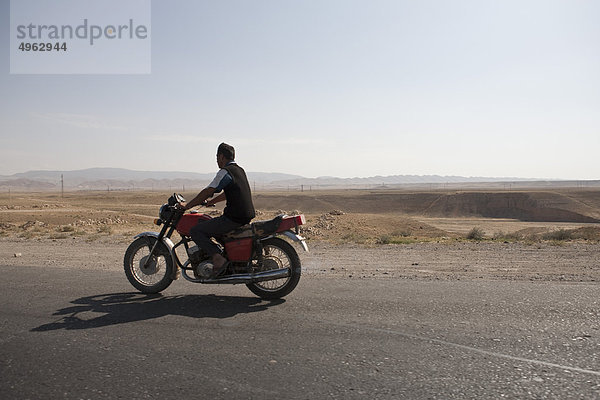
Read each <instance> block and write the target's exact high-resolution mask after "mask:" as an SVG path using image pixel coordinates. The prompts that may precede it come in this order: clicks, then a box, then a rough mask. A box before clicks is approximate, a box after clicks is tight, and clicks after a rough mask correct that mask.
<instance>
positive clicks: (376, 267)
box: [0, 189, 600, 282]
mask: <svg viewBox="0 0 600 400" xmlns="http://www.w3.org/2000/svg"><path fill="white" fill-rule="evenodd" d="M194 194H195V193H184V196H185V197H186V198H188V199H190V198H192V197H193V196H194ZM168 196H169V193H166V192H150V191H148V192H142V191H112V192H107V191H106V192H84V191H81V192H68V193H64V194H62V195H61V194H60V193H48V192H46V193H44V192H39V193H10V194H9V193H3V194H1V195H0V259H1V260H2V262H3V263H4V264H6V265H39V264H46V265H55V266H60V265H80V266H81V268H104V269H106V268H108V269H114V268H121V262H122V261H121V260H122V255H123V253H124V251H125V248H126V246H127V244H128V243H129V242H131V240H132V237H133V236H134V235H135V234H137V233H139V232H144V231H151V230H157V227H156V226H155V225H153V223H152V221H153V219H154V218H156V217H157V212H158V208H159V207H160V205H161V204H163V203H164V202H165V201H166V199H167V198H168ZM254 201H255V206H256V209H257V214H258V215H257V219H269V218H272V217H273V216H275V215H277V214H280V213H287V214H297V213H303V214H304V215H305V216H306V218H307V224H306V225H305V226H303V227H302V229H301V234H302V235H303V236H305V237H306V238H307V239H308V244H309V247H310V249H311V252H310V253H308V254H301V258H302V260H303V268H304V269H303V272H304V273H305V274H319V275H320V276H323V277H337V276H345V277H356V278H366V277H375V278H381V279H384V278H386V277H396V278H406V279H484V280H485V279H510V280H554V281H587V282H589V281H596V280H600V264H599V262H598V260H599V259H600V257H599V255H600V191H598V190H593V189H559V190H552V191H543V190H529V191H527V190H520V191H507V190H496V191H491V190H488V191H485V190H477V191H458V190H439V191H426V190H423V191H408V190H383V189H382V190H337V191H331V190H329V191H305V192H300V191H291V192H257V193H255V194H254ZM221 210H222V209H221V208H216V209H208V210H206V209H205V210H202V209H200V211H202V212H207V213H209V214H214V215H217V214H220V213H221Z"/></svg>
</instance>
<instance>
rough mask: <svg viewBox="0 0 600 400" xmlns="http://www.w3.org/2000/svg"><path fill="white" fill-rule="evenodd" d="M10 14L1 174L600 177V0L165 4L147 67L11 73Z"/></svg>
mask: <svg viewBox="0 0 600 400" xmlns="http://www.w3.org/2000/svg"><path fill="white" fill-rule="evenodd" d="M49 1H50V0H49ZM9 10H10V8H9V1H8V0H0V15H1V22H0V24H1V26H0V28H1V31H0V32H1V36H2V41H1V42H0V52H1V54H2V67H1V68H2V69H1V71H0V89H1V93H2V97H1V100H0V102H1V103H0V174H12V173H16V172H24V171H27V170H33V169H51V170H72V169H80V168H90V167H122V168H129V169H135V170H181V171H195V172H212V171H215V170H216V168H217V167H216V162H215V152H216V147H217V145H218V144H219V143H220V142H221V141H226V142H228V143H230V144H232V145H234V146H235V148H236V150H237V154H238V157H237V159H238V162H239V163H240V164H241V165H242V166H243V167H244V168H245V169H246V170H249V171H264V172H286V173H293V174H298V175H303V176H307V177H316V176H322V175H331V176H340V177H354V176H359V177H366V176H373V175H395V174H418V175H425V174H438V175H463V176H490V177H502V176H514V177H524V178H564V179H600V156H599V155H598V153H599V150H600V24H599V23H598V21H599V16H600V1H596V0H590V1H578V0H564V1H551V0H529V1H528V0H518V1H511V0H494V1H491V0H471V1H464V0H431V1H423V0H410V1H401V0H389V1H381V0H335V1H334V0H289V1H284V0H270V1H264V0H252V1H250V0H243V1H230V0H222V1H197V0H185V1H184V0H181V1H166V0H165V1H153V2H152V25H151V37H152V66H151V67H152V73H151V74H149V75H11V74H10V73H9V72H10V68H9V61H10V58H9V40H8V38H9V28H10V25H9V22H10V21H9ZM106 62H110V60H106Z"/></svg>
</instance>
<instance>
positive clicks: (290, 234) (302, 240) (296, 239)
mask: <svg viewBox="0 0 600 400" xmlns="http://www.w3.org/2000/svg"><path fill="white" fill-rule="evenodd" d="M278 235H283V236H287V237H288V238H289V239H291V240H292V241H294V242H299V243H300V246H302V249H303V250H304V251H306V252H307V253H308V245H307V244H306V238H304V237H302V236H300V235H298V234H297V233H294V232H292V231H283V232H279V233H278V234H276V235H271V236H267V237H265V238H261V240H265V239H269V238H272V237H275V236H278Z"/></svg>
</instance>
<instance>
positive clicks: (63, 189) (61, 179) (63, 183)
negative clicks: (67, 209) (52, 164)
mask: <svg viewBox="0 0 600 400" xmlns="http://www.w3.org/2000/svg"><path fill="white" fill-rule="evenodd" d="M60 197H61V199H62V198H63V197H65V179H64V175H63V174H60Z"/></svg>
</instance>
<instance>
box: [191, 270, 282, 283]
mask: <svg viewBox="0 0 600 400" xmlns="http://www.w3.org/2000/svg"><path fill="white" fill-rule="evenodd" d="M289 276H290V270H289V268H281V269H273V270H271V271H264V272H257V273H255V274H237V275H229V276H224V277H222V278H217V279H203V280H202V281H200V282H202V283H214V284H218V283H222V284H227V283H229V284H238V283H254V282H264V281H272V280H275V279H283V278H287V277H289Z"/></svg>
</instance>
